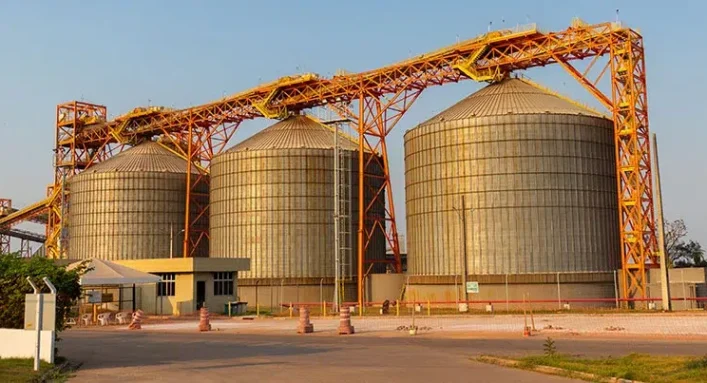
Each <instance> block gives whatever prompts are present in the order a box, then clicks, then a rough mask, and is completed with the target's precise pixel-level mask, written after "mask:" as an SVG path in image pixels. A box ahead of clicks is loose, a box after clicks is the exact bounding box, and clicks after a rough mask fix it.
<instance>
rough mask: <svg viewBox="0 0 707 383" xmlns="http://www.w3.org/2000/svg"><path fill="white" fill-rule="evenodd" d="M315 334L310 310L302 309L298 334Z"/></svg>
mask: <svg viewBox="0 0 707 383" xmlns="http://www.w3.org/2000/svg"><path fill="white" fill-rule="evenodd" d="M312 332H314V325H313V324H312V323H310V322H309V309H308V308H307V307H302V308H300V310H299V325H298V326H297V333H298V334H309V333H312Z"/></svg>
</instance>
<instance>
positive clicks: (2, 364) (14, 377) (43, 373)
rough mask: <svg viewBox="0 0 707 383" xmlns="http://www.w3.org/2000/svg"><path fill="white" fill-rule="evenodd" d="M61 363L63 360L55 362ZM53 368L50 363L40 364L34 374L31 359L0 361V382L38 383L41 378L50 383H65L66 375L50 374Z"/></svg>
mask: <svg viewBox="0 0 707 383" xmlns="http://www.w3.org/2000/svg"><path fill="white" fill-rule="evenodd" d="M57 359H59V358H57ZM62 362H63V360H57V365H58V364H60V363H62ZM54 366H55V365H53V364H50V363H46V362H41V364H40V366H39V371H38V372H35V371H34V361H33V360H32V359H0V382H3V383H27V382H40V381H41V378H42V377H45V378H46V379H47V380H48V381H51V382H65V381H66V380H67V379H68V376H67V375H65V374H60V373H59V374H57V373H53V372H50V371H51V370H52V369H53V368H54ZM47 374H48V375H47Z"/></svg>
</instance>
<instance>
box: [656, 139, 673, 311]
mask: <svg viewBox="0 0 707 383" xmlns="http://www.w3.org/2000/svg"><path fill="white" fill-rule="evenodd" d="M653 168H654V169H655V173H654V176H655V195H654V197H655V206H654V208H655V210H656V217H655V218H656V221H657V224H658V253H659V254H660V292H661V297H662V303H663V310H665V311H671V310H672V304H671V302H670V276H669V274H668V254H666V251H665V221H664V219H663V195H662V192H661V190H660V166H659V165H658V138H657V136H656V135H655V133H653Z"/></svg>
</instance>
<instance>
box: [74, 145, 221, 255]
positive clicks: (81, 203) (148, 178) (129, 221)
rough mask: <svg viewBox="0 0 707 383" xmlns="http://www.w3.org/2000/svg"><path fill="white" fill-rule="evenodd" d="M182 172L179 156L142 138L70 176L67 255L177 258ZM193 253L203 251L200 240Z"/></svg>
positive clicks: (183, 202) (183, 187) (183, 196)
mask: <svg viewBox="0 0 707 383" xmlns="http://www.w3.org/2000/svg"><path fill="white" fill-rule="evenodd" d="M186 176H187V163H186V161H185V160H184V159H182V158H180V157H179V156H177V155H176V154H173V153H172V152H170V151H169V150H167V149H165V148H164V147H162V146H161V145H160V144H158V143H156V142H146V143H143V144H140V145H137V146H135V147H132V148H130V149H127V150H125V151H124V152H122V153H120V154H118V155H116V156H114V157H112V158H110V159H108V160H106V161H104V162H101V163H98V164H96V165H95V166H92V167H90V168H88V169H87V170H85V171H84V172H82V173H80V174H78V175H76V176H74V177H72V178H70V179H69V181H68V183H67V186H68V189H69V193H70V196H69V219H68V239H69V248H68V258H70V259H88V258H99V259H105V260H132V259H151V258H169V257H170V251H172V253H173V254H172V255H173V256H174V257H181V256H182V240H183V234H182V233H183V228H184V219H185V218H184V215H185V214H184V212H185V208H186ZM201 192H202V193H203V194H204V195H206V190H201ZM204 202H207V201H206V200H205V201H204ZM194 209H196V208H194ZM193 212H196V210H194V211H193ZM200 224H201V225H202V227H204V228H205V227H206V225H208V219H207V218H204V219H203V220H202V221H201V222H200ZM170 238H172V240H170ZM170 241H172V242H171V243H170ZM195 256H197V257H205V256H208V243H207V242H206V241H202V242H201V243H200V245H199V248H198V249H197V251H196V253H195Z"/></svg>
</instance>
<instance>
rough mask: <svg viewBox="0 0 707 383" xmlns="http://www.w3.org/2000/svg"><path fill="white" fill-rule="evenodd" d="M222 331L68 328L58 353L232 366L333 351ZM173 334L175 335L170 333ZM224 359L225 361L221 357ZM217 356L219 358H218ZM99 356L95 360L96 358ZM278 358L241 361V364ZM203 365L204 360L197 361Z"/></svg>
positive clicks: (136, 362) (121, 361)
mask: <svg viewBox="0 0 707 383" xmlns="http://www.w3.org/2000/svg"><path fill="white" fill-rule="evenodd" d="M224 337H226V338H229V337H230V336H229V335H228V334H219V333H213V332H212V333H204V334H199V333H196V334H184V333H182V334H179V335H178V336H177V335H175V334H169V333H148V332H127V331H125V332H105V331H94V332H91V331H69V332H67V333H64V334H62V338H63V340H62V341H61V342H60V343H59V353H60V354H61V355H62V356H64V357H66V358H68V359H70V360H73V361H77V362H81V363H83V365H82V367H81V369H82V370H87V369H92V368H102V369H103V368H116V367H140V366H157V365H162V364H173V363H179V362H195V361H211V362H213V363H212V364H210V365H209V366H207V367H208V368H210V369H217V368H227V367H238V366H239V365H241V364H239V363H238V362H235V363H234V362H233V361H237V360H238V359H245V358H253V357H277V356H291V355H308V354H320V353H326V352H334V351H337V350H338V349H339V347H336V346H335V345H331V344H323V345H316V344H309V345H308V344H294V343H292V342H279V341H273V340H267V339H266V340H263V341H261V342H249V343H248V344H242V343H238V342H234V341H233V340H232V339H224ZM175 338H178V340H177V339H175ZM226 360H230V361H231V362H225V361H226ZM219 361H224V362H223V363H219ZM98 362H99V363H98ZM266 364H278V363H275V362H262V363H261V362H252V361H249V362H246V363H242V366H254V365H266ZM200 368H204V366H203V365H202V366H200Z"/></svg>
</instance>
